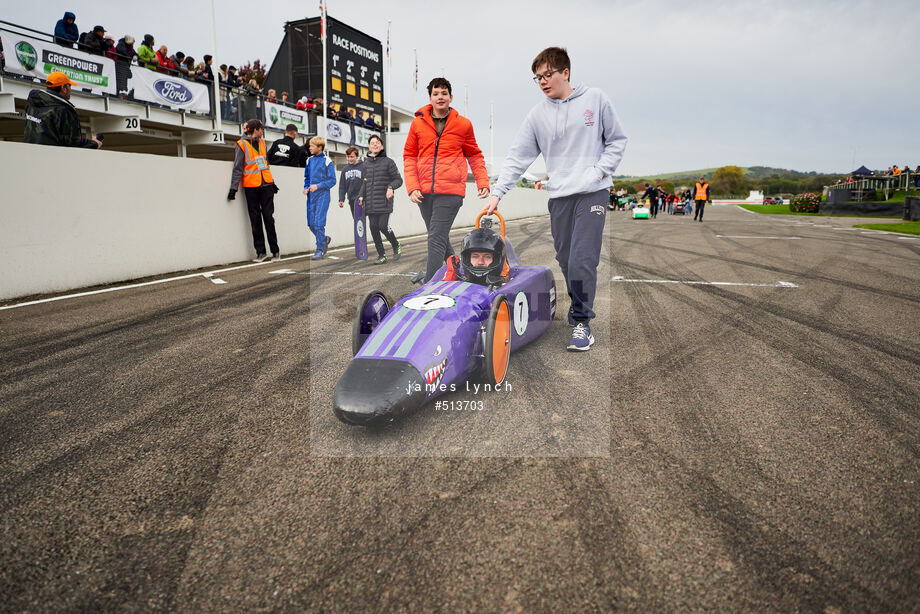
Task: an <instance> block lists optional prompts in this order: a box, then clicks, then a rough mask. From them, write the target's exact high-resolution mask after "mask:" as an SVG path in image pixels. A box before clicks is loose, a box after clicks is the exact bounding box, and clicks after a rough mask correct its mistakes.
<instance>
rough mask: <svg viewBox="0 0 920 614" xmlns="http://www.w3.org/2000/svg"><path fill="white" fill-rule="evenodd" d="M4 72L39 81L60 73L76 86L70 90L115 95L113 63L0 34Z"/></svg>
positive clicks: (6, 33)
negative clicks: (4, 63)
mask: <svg viewBox="0 0 920 614" xmlns="http://www.w3.org/2000/svg"><path fill="white" fill-rule="evenodd" d="M0 41H2V42H3V54H4V57H5V58H6V66H5V67H4V70H6V71H7V72H11V73H15V74H19V75H27V76H30V77H38V78H40V79H42V80H44V79H45V78H47V76H48V74H50V73H53V72H54V71H56V70H57V71H61V72H62V73H64V74H65V75H67V76H68V77H69V78H70V80H71V81H74V82H76V83H77V87H76V88H74V89H89V90H92V91H93V93H96V94H102V93H105V94H115V93H116V91H115V61H114V60H112V59H110V58H107V57H103V56H101V55H91V54H89V53H84V52H83V51H77V50H76V49H70V48H69V47H61V46H60V45H55V44H54V43H48V42H45V41H42V40H39V39H37V38H32V37H31V36H25V35H22V34H16V33H14V32H6V31H0Z"/></svg>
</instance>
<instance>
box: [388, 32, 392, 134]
mask: <svg viewBox="0 0 920 614" xmlns="http://www.w3.org/2000/svg"><path fill="white" fill-rule="evenodd" d="M392 23H393V22H392V21H391V20H389V19H387V143H389V142H390V130H391V128H390V126H392V125H393V90H392V89H390V84H391V83H392V75H393V58H392V57H391V56H390V25H392Z"/></svg>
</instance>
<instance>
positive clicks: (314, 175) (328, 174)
mask: <svg viewBox="0 0 920 614" xmlns="http://www.w3.org/2000/svg"><path fill="white" fill-rule="evenodd" d="M334 185H335V164H333V163H332V160H331V159H330V158H329V157H328V156H327V155H326V141H325V140H324V139H323V137H320V136H314V137H313V138H312V139H310V159H309V160H307V167H306V168H305V169H304V173H303V193H304V194H306V195H307V226H308V227H309V228H310V230H311V231H312V232H313V235H314V236H315V237H316V251H314V252H313V259H314V260H319V259H320V258H322V257H323V256H325V255H326V249H327V248H328V247H329V244H330V243H332V239H331V238H329V237H327V236H326V213H327V212H328V211H329V190H331V189H332V186H334Z"/></svg>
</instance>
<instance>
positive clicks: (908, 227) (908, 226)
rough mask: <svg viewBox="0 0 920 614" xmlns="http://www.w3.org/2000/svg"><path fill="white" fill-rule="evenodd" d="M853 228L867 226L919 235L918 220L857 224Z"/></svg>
mask: <svg viewBox="0 0 920 614" xmlns="http://www.w3.org/2000/svg"><path fill="white" fill-rule="evenodd" d="M853 228H868V229H869V230H886V231H888V232H900V233H902V234H906V235H920V222H901V223H900V224H857V225H856V226H854V227H853Z"/></svg>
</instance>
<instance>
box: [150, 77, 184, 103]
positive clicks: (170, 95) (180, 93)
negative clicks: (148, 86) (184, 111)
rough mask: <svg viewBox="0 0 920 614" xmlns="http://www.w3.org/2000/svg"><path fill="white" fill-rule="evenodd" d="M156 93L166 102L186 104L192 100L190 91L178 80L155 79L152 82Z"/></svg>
mask: <svg viewBox="0 0 920 614" xmlns="http://www.w3.org/2000/svg"><path fill="white" fill-rule="evenodd" d="M153 89H154V91H155V92H156V93H157V95H158V96H159V97H160V98H162V99H163V100H165V101H167V102H173V103H178V104H188V103H190V102H191V101H192V91H191V90H190V89H188V88H187V87H185V86H184V85H182V84H181V83H179V82H178V81H167V80H166V79H157V80H156V81H154V82H153Z"/></svg>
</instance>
